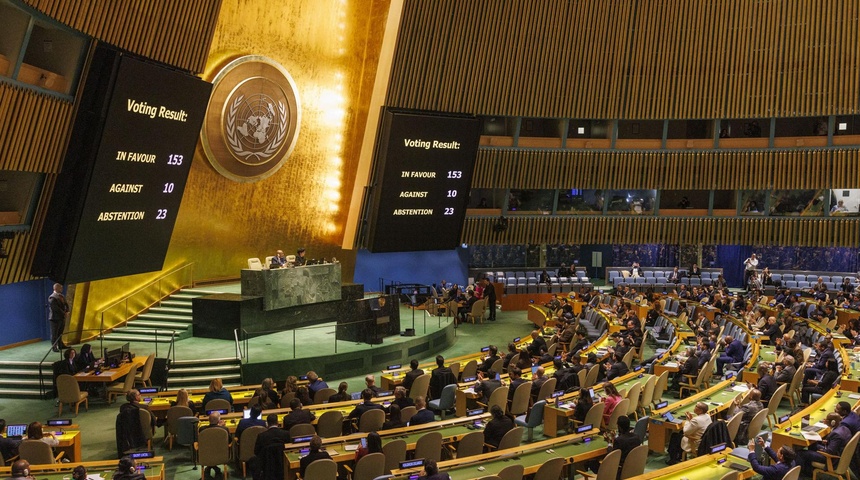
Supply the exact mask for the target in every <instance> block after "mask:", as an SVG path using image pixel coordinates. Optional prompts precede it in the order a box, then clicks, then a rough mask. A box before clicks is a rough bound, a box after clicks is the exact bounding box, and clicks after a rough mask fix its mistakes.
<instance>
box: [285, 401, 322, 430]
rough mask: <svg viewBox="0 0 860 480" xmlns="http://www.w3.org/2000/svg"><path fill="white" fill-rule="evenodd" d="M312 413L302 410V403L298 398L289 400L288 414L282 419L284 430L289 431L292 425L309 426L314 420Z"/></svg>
mask: <svg viewBox="0 0 860 480" xmlns="http://www.w3.org/2000/svg"><path fill="white" fill-rule="evenodd" d="M316 418H317V417H316V415H314V414H313V412H309V411H307V410H304V409H302V401H301V400H299V399H298V398H294V399H292V400H290V413H288V414H287V415H286V416H285V417H284V430H287V431H289V430H290V429H291V428H293V425H300V424H302V423H307V424H311V423H313V421H314V420H316Z"/></svg>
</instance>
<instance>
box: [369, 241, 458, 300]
mask: <svg viewBox="0 0 860 480" xmlns="http://www.w3.org/2000/svg"><path fill="white" fill-rule="evenodd" d="M353 278H354V281H355V283H363V284H364V290H365V291H367V292H374V291H379V281H380V278H381V279H383V282H384V284H385V285H388V284H390V283H392V282H399V283H420V284H424V285H432V284H434V283H435V284H438V283H439V282H440V281H442V280H443V279H445V280H447V281H448V283H459V284H463V283H465V282H466V281H467V280H468V278H469V250H468V248H457V249H456V250H440V251H432V252H394V253H370V252H369V251H367V250H359V251H358V254H357V255H356V258H355V275H354V276H353Z"/></svg>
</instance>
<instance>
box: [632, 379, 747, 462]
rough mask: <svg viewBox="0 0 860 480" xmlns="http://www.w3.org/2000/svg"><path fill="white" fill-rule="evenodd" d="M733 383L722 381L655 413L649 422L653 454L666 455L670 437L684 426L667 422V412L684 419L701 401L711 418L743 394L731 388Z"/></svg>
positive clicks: (649, 441) (649, 435)
mask: <svg viewBox="0 0 860 480" xmlns="http://www.w3.org/2000/svg"><path fill="white" fill-rule="evenodd" d="M731 383H732V382H731V381H728V380H726V381H722V382H720V383H718V384H716V385H714V386H713V387H711V388H709V389H707V390H704V391H702V392H699V393H697V394H695V395H693V396H691V397H687V398H685V399H683V400H679V401H677V402H675V403H672V404H669V405H668V406H666V407H665V408H662V409H660V410H656V411H654V414H653V415H652V416H651V421H650V422H648V449H649V450H651V451H652V452H656V453H660V454H662V453H664V452H665V450H666V442H667V441H668V440H669V436H671V434H672V433H673V432H676V431H679V430H681V428H682V425H683V424H680V423H670V422H667V421H666V420H665V419H664V418H663V414H665V413H666V412H672V415H674V416H675V418H680V419H684V418H685V415H686V414H687V412H692V411H693V409H694V408H695V407H696V403H697V402H699V401H702V402H705V403H707V404H708V413H709V414H710V415H711V416H714V415H716V414H717V413H719V412H721V411H723V410H726V409H728V408H729V407H731V405H732V401H733V400H734V399H735V397H737V396H738V395H740V394H741V393H743V392H741V391H735V390H733V389H731V388H729V386H730V385H731Z"/></svg>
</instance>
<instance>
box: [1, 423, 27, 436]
mask: <svg viewBox="0 0 860 480" xmlns="http://www.w3.org/2000/svg"><path fill="white" fill-rule="evenodd" d="M26 432H27V425H26V424H22V425H6V437H8V438H19V437H23V436H24V434H25V433H26Z"/></svg>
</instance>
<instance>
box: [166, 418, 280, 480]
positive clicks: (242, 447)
mask: <svg viewBox="0 0 860 480" xmlns="http://www.w3.org/2000/svg"><path fill="white" fill-rule="evenodd" d="M174 408H175V407H174ZM265 431H266V427H263V426H260V425H256V426H253V427H248V428H246V429H245V430H244V431H243V432H242V439H241V441H240V442H239V463H240V464H241V465H242V478H245V477H247V476H248V460H250V459H251V457H253V456H254V446H255V444H256V443H257V436H258V435H259V434H260V433H262V432H265Z"/></svg>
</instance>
